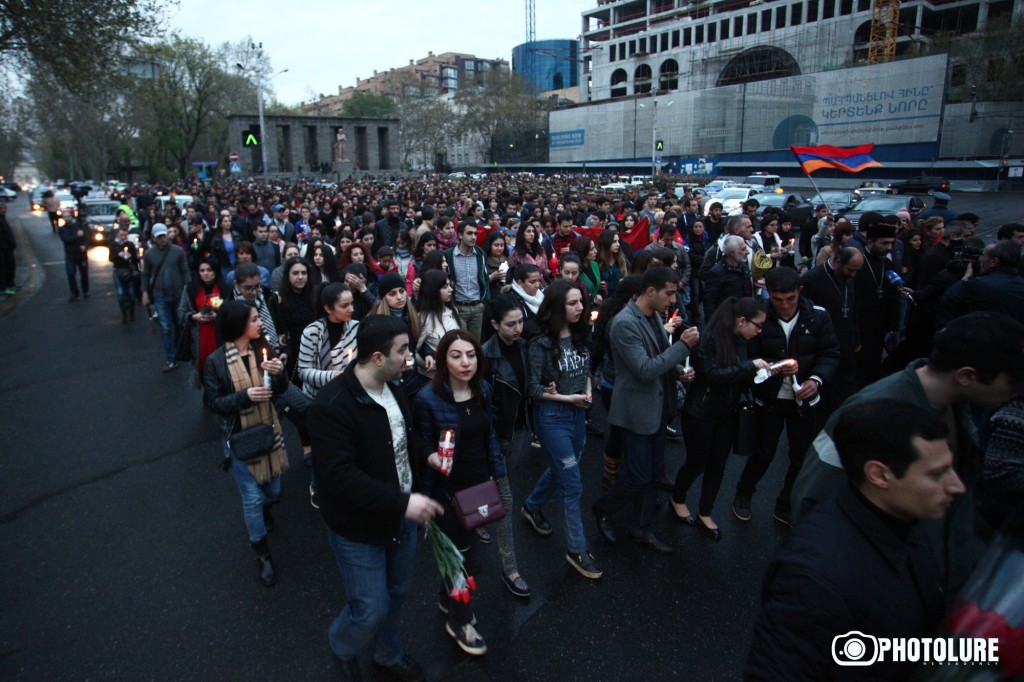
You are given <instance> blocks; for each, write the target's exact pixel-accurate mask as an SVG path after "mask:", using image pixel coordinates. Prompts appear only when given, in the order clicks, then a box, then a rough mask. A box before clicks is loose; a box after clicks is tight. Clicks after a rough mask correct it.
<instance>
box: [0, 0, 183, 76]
mask: <svg viewBox="0 0 1024 682" xmlns="http://www.w3.org/2000/svg"><path fill="white" fill-rule="evenodd" d="M168 4H177V3H176V2H169V1H168V0H102V2H73V1H68V0H66V1H63V2H55V1H54V0H4V1H3V2H0V62H2V63H4V64H5V65H7V67H8V68H17V69H20V70H25V69H27V68H28V67H29V66H30V65H34V66H36V67H39V68H41V69H43V70H45V71H47V72H48V73H50V74H52V76H53V77H54V78H55V79H56V80H57V82H58V83H59V84H60V85H61V86H62V87H64V88H68V89H71V90H74V89H76V88H77V86H78V85H79V84H80V83H82V82H83V81H88V80H93V79H96V78H99V77H100V76H102V75H104V74H105V73H106V72H107V70H108V69H109V67H110V65H111V64H116V63H119V61H120V58H121V57H122V55H123V53H124V51H125V49H126V48H127V47H129V46H131V44H132V43H133V42H134V41H136V40H138V39H139V38H148V37H152V36H153V35H155V34H156V32H157V30H158V29H159V28H160V23H159V22H160V19H161V18H163V17H165V16H167V15H168V12H169V8H168V7H167V5H168Z"/></svg>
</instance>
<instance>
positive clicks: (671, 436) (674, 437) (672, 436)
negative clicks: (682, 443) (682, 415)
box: [665, 426, 683, 442]
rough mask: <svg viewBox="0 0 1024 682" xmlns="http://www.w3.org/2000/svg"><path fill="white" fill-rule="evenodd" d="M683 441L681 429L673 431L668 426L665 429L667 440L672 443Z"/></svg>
mask: <svg viewBox="0 0 1024 682" xmlns="http://www.w3.org/2000/svg"><path fill="white" fill-rule="evenodd" d="M682 439H683V436H682V434H681V433H679V429H673V428H672V427H671V426H666V427H665V440H670V441H672V442H675V441H679V440H682Z"/></svg>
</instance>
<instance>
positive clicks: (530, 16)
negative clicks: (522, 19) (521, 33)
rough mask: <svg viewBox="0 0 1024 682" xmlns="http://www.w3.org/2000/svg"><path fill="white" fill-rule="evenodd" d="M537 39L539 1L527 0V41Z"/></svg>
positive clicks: (530, 41)
mask: <svg viewBox="0 0 1024 682" xmlns="http://www.w3.org/2000/svg"><path fill="white" fill-rule="evenodd" d="M536 40H537V2H536V0H526V42H528V43H532V42H535V41H536Z"/></svg>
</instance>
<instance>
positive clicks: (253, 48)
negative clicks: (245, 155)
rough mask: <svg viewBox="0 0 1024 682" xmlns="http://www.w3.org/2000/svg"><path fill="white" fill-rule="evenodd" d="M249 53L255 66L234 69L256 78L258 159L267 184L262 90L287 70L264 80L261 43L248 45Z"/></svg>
mask: <svg viewBox="0 0 1024 682" xmlns="http://www.w3.org/2000/svg"><path fill="white" fill-rule="evenodd" d="M249 51H250V52H252V53H254V54H255V57H256V63H255V66H250V67H246V66H244V65H242V64H241V63H236V64H235V67H237V68H238V70H239V72H241V73H242V74H245V73H246V72H251V74H252V75H253V76H254V77H255V78H256V106H257V107H258V109H259V117H260V159H261V160H262V163H263V182H264V183H265V184H267V183H269V182H270V175H269V171H268V170H267V136H266V125H265V121H264V119H263V88H264V87H265V85H266V84H267V83H269V82H270V81H272V80H273V79H274V77H276V76H280V75H281V74H282V73H287V72H288V69H283V70H281V71H278V72H277V73H275V74H274V75H273V76H271V77H270V78H267V79H264V78H263V74H264V72H265V71H266V62H265V61H264V59H265V57H264V54H263V43H259V44H258V45H257V44H255V43H249Z"/></svg>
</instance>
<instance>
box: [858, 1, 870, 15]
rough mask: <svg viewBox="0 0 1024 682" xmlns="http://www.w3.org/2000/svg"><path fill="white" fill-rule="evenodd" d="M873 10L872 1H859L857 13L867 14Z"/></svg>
mask: <svg viewBox="0 0 1024 682" xmlns="http://www.w3.org/2000/svg"><path fill="white" fill-rule="evenodd" d="M870 9H871V0H857V11H858V12H867V11H868V10H870Z"/></svg>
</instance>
